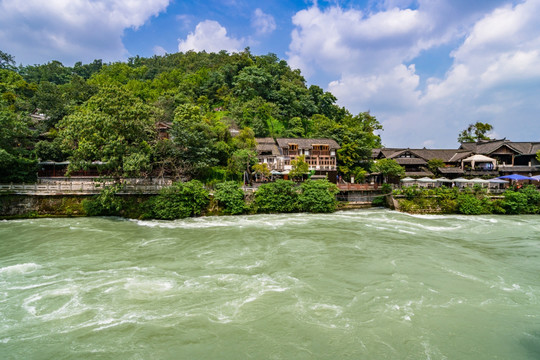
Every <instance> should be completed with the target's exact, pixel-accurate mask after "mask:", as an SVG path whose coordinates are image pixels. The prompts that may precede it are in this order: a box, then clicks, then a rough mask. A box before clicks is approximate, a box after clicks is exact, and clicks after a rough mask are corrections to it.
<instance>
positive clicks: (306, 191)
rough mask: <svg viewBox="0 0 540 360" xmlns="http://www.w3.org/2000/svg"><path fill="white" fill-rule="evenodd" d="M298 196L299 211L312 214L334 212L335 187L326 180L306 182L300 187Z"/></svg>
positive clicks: (335, 204) (335, 202) (335, 203)
mask: <svg viewBox="0 0 540 360" xmlns="http://www.w3.org/2000/svg"><path fill="white" fill-rule="evenodd" d="M300 188H301V190H302V191H301V192H300V194H299V195H298V203H299V209H300V210H301V211H306V212H313V213H329V212H334V211H336V206H337V200H336V194H337V193H338V192H339V190H338V188H337V186H336V185H335V184H332V183H331V182H329V181H328V180H326V179H324V180H307V181H306V182H304V183H303V184H302V185H301V187H300Z"/></svg>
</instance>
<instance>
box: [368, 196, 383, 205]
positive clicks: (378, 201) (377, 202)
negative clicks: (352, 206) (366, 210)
mask: <svg viewBox="0 0 540 360" xmlns="http://www.w3.org/2000/svg"><path fill="white" fill-rule="evenodd" d="M371 205H373V206H381V207H382V206H386V197H385V196H376V197H374V198H373V201H372V202H371Z"/></svg>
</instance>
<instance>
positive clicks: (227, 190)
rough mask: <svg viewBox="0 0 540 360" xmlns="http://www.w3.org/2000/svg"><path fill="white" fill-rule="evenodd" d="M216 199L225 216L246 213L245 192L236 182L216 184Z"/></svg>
mask: <svg viewBox="0 0 540 360" xmlns="http://www.w3.org/2000/svg"><path fill="white" fill-rule="evenodd" d="M215 188H216V191H215V192H214V199H216V200H217V201H218V203H219V205H220V206H221V207H222V208H223V213H224V214H231V215H236V214H242V213H243V212H245V211H246V209H247V207H246V203H245V201H244V191H243V190H242V188H241V187H240V186H239V185H238V183H236V182H234V181H227V182H223V183H219V184H216V186H215Z"/></svg>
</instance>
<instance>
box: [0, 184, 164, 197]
mask: <svg viewBox="0 0 540 360" xmlns="http://www.w3.org/2000/svg"><path fill="white" fill-rule="evenodd" d="M109 185H112V183H110V184H108V183H95V182H59V183H56V184H54V183H46V184H37V183H36V184H25V183H22V184H0V193H8V194H20V195H77V194H80V195H86V194H99V192H100V191H101V189H103V187H105V186H109ZM163 187H164V185H159V184H124V185H123V186H122V189H121V190H120V191H119V192H118V193H120V194H122V193H125V194H129V193H144V194H157V193H158V192H159V191H160V190H161V189H162V188H163Z"/></svg>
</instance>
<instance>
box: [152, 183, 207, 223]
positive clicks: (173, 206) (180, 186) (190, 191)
mask: <svg viewBox="0 0 540 360" xmlns="http://www.w3.org/2000/svg"><path fill="white" fill-rule="evenodd" d="M208 204H209V194H208V191H206V189H205V188H204V187H203V185H202V183H201V182H200V181H198V180H191V181H188V182H185V183H183V182H176V183H174V184H172V185H171V186H168V187H166V188H163V189H161V191H160V192H159V195H158V196H157V197H155V198H154V199H153V201H152V204H151V213H152V216H153V217H154V218H156V219H165V220H172V219H181V218H186V217H188V216H195V215H200V214H201V213H202V211H203V210H204V209H205V208H206V207H207V206H208Z"/></svg>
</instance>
